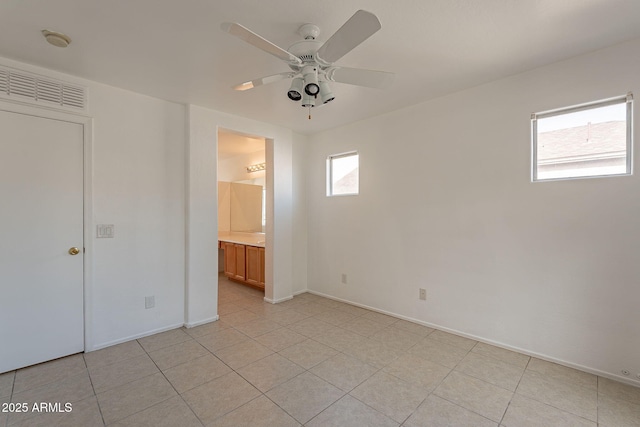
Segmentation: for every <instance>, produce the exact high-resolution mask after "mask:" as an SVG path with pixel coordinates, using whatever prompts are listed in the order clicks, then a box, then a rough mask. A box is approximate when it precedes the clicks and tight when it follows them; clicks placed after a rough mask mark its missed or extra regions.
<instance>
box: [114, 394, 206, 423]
mask: <svg viewBox="0 0 640 427" xmlns="http://www.w3.org/2000/svg"><path fill="white" fill-rule="evenodd" d="M112 425H113V427H178V426H179V427H202V423H201V422H200V420H198V417H196V414H194V413H193V411H192V410H191V408H189V406H188V405H187V404H186V403H185V402H184V400H182V398H181V397H180V396H175V397H172V398H170V399H168V400H165V401H163V402H160V403H158V404H157V405H154V406H152V407H150V408H147V409H145V410H144V411H140V412H138V413H136V414H133V415H131V416H129V417H127V418H125V419H123V420H120V421H118V422H117V423H115V424H112Z"/></svg>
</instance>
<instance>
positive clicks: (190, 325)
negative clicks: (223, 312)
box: [184, 315, 220, 328]
mask: <svg viewBox="0 0 640 427" xmlns="http://www.w3.org/2000/svg"><path fill="white" fill-rule="evenodd" d="M216 320H220V316H217V315H216V316H214V317H210V318H208V319H204V320H198V321H197V322H190V323H185V324H184V327H185V328H195V327H196V326H200V325H204V324H206V323H211V322H215V321H216Z"/></svg>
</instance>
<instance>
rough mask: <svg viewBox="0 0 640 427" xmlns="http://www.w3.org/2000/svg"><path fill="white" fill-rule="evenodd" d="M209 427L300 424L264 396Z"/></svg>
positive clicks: (295, 426)
mask: <svg viewBox="0 0 640 427" xmlns="http://www.w3.org/2000/svg"><path fill="white" fill-rule="evenodd" d="M209 426H211V427H238V426H251V427H276V426H277V427H298V426H300V423H298V422H297V421H296V420H294V419H293V418H292V417H291V416H290V415H289V414H287V413H286V412H285V411H283V410H282V409H281V408H279V407H278V405H276V404H275V403H273V402H272V401H270V400H269V399H267V398H266V397H264V396H260V397H258V398H256V399H253V400H252V401H251V402H249V403H246V404H245V405H242V406H241V407H239V408H238V409H235V410H233V411H231V412H229V413H228V414H226V415H224V416H222V417H220V418H217V419H216V420H215V421H213V422H212V423H211V424H209Z"/></svg>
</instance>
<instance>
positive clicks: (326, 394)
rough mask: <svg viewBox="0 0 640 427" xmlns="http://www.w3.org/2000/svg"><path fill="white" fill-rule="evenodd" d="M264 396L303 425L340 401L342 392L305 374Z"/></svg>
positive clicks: (310, 374) (319, 379)
mask: <svg viewBox="0 0 640 427" xmlns="http://www.w3.org/2000/svg"><path fill="white" fill-rule="evenodd" d="M266 395H267V397H268V398H269V399H271V400H272V401H273V402H275V403H276V404H277V405H278V406H279V407H281V408H282V409H284V410H285V411H287V413H289V415H291V416H292V417H294V418H295V419H296V420H297V421H298V422H300V423H302V424H305V423H306V422H307V421H309V420H310V419H311V418H313V417H315V416H316V415H318V414H319V413H320V412H322V411H323V410H324V409H326V408H327V407H328V406H329V405H331V404H332V403H333V402H335V401H336V400H338V399H340V398H341V397H342V396H343V395H344V392H343V391H341V390H340V389H338V388H336V387H334V386H332V385H331V384H329V383H328V382H326V381H324V380H323V379H321V378H319V377H317V376H316V375H313V374H312V373H310V372H305V373H303V374H300V375H298V376H297V377H295V378H293V379H291V380H289V381H287V382H286V383H284V384H281V385H279V386H278V387H275V388H273V389H271V390H270V391H269V392H267V393H266Z"/></svg>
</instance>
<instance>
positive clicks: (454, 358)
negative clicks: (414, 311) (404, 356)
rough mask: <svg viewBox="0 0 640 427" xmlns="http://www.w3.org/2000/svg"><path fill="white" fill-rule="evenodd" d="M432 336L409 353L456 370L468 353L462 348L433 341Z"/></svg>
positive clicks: (420, 342) (412, 348)
mask: <svg viewBox="0 0 640 427" xmlns="http://www.w3.org/2000/svg"><path fill="white" fill-rule="evenodd" d="M430 336H431V335H429V336H428V337H427V338H425V339H423V340H422V341H418V343H417V344H416V345H414V346H413V347H411V348H410V349H409V353H411V354H415V355H416V356H419V357H422V358H423V359H427V360H429V361H431V362H435V363H439V364H440V365H444V366H446V367H448V368H455V367H456V365H457V364H458V363H460V361H461V360H462V359H464V357H465V356H466V355H467V353H468V351H466V350H463V349H461V348H460V347H455V346H452V345H449V344H444V343H441V342H439V341H435V340H432V339H431V338H430Z"/></svg>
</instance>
